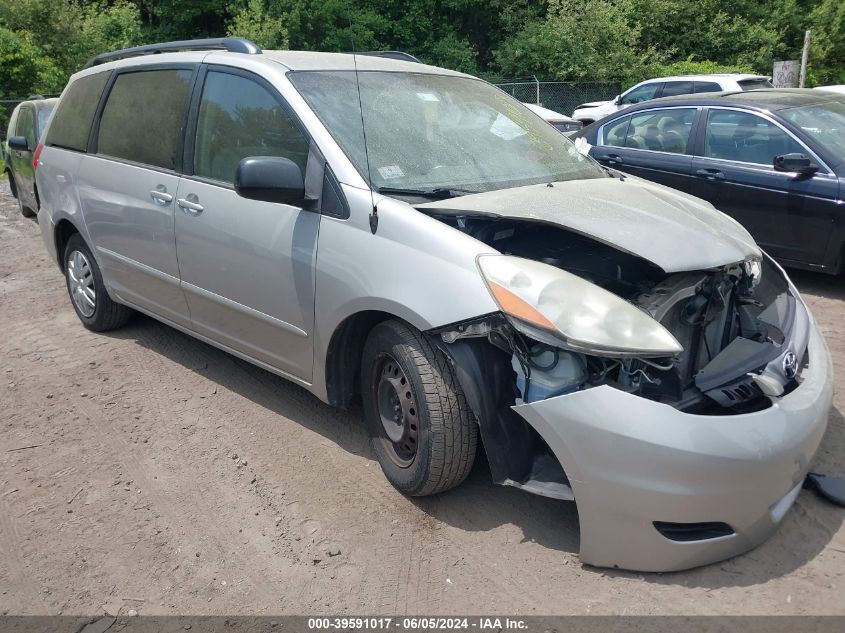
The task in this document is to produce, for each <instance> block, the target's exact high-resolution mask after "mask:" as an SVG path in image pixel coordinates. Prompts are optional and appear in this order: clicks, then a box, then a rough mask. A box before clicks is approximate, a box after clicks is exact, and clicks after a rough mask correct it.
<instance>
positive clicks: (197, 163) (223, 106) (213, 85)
mask: <svg viewBox="0 0 845 633" xmlns="http://www.w3.org/2000/svg"><path fill="white" fill-rule="evenodd" d="M308 147H309V142H308V140H307V139H306V138H305V137H304V136H303V135H302V132H300V130H299V128H298V127H297V126H296V123H295V122H294V120H293V119H292V118H291V116H290V115H289V114H288V112H287V110H286V109H285V108H284V107H283V106H282V104H281V102H280V101H279V98H278V97H276V96H275V95H274V94H272V93H271V92H270V91H269V90H267V89H266V88H265V87H264V86H262V85H261V84H259V83H257V82H255V81H253V80H252V79H247V78H245V77H241V76H239V75H233V74H230V73H222V72H215V71H211V72H209V73H208V74H207V75H206V78H205V84H204V85H203V90H202V100H201V101H200V108H199V118H198V120H197V134H196V145H195V150H194V175H196V176H201V177H203V178H210V179H212V180H219V181H221V182H225V183H229V184H231V183H233V182H234V181H235V172H236V171H237V168H238V163H240V161H241V159H243V158H247V157H248V156H278V157H281V158H289V159H290V160H292V161H293V162H294V163H296V164H297V165H299V168H300V169H301V170H302V172H303V173H305V165H306V163H307V162H308Z"/></svg>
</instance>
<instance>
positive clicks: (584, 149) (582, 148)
mask: <svg viewBox="0 0 845 633" xmlns="http://www.w3.org/2000/svg"><path fill="white" fill-rule="evenodd" d="M591 147H592V145H590V144H589V143H588V142H587V139H585V138H584V137H583V136H582V137H580V138H577V139H575V149H577V150H578V151H579V152H581V153H582V154H584V156H588V155H589V154H590V148H591Z"/></svg>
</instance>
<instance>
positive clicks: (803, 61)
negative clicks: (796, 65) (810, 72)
mask: <svg viewBox="0 0 845 633" xmlns="http://www.w3.org/2000/svg"><path fill="white" fill-rule="evenodd" d="M809 54H810V31H809V30H807V31H804V50H803V51H801V72H800V74H799V75H798V87H799V88H803V87H804V80H805V79H807V57H808V56H809Z"/></svg>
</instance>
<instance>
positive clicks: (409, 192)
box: [376, 187, 480, 200]
mask: <svg viewBox="0 0 845 633" xmlns="http://www.w3.org/2000/svg"><path fill="white" fill-rule="evenodd" d="M376 191H377V192H378V193H383V194H387V195H390V194H394V195H399V196H419V197H420V198H431V199H432V200H446V199H448V198H457V197H458V196H464V195H466V194H469V193H480V192H479V191H468V190H466V189H450V188H446V187H441V188H437V189H403V188H402V187H377V188H376Z"/></svg>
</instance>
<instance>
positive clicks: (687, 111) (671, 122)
mask: <svg viewBox="0 0 845 633" xmlns="http://www.w3.org/2000/svg"><path fill="white" fill-rule="evenodd" d="M694 118H695V108H672V109H669V110H649V111H648V112H643V113H641V114H635V115H633V117H632V118H631V125H630V126H628V135H627V138H626V140H625V147H631V148H633V149H650V150H652V151H654V152H670V153H672V154H683V153H684V152H686V150H687V141H688V140H689V135H690V131H691V130H692V121H693V119H694Z"/></svg>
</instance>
